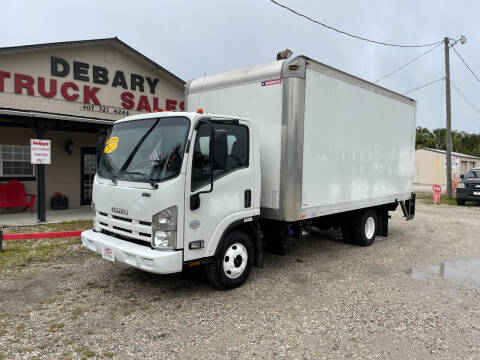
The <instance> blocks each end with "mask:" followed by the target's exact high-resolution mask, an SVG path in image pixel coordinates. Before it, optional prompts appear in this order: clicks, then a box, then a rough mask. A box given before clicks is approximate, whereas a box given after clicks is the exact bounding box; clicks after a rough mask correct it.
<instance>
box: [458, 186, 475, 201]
mask: <svg viewBox="0 0 480 360" xmlns="http://www.w3.org/2000/svg"><path fill="white" fill-rule="evenodd" d="M474 192H476V193H479V192H480V189H476V190H469V189H457V200H465V201H480V195H474Z"/></svg>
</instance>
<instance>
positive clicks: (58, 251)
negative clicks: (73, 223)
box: [0, 237, 80, 269]
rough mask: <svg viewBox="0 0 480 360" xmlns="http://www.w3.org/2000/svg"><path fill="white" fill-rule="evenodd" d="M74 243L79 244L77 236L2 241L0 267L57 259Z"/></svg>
mask: <svg viewBox="0 0 480 360" xmlns="http://www.w3.org/2000/svg"><path fill="white" fill-rule="evenodd" d="M75 244H80V240H79V238H78V237H75V238H60V239H58V238H57V239H45V240H14V241H4V242H3V252H2V253H0V269H2V267H15V266H21V267H22V266H26V265H28V264H30V263H34V262H37V263H38V262H46V261H54V260H57V259H59V258H61V257H63V256H65V255H66V253H67V248H68V247H69V246H71V245H75Z"/></svg>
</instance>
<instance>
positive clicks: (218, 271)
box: [205, 231, 255, 290]
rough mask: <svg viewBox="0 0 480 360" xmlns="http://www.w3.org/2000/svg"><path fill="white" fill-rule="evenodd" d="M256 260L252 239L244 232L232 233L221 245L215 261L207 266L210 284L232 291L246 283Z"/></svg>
mask: <svg viewBox="0 0 480 360" xmlns="http://www.w3.org/2000/svg"><path fill="white" fill-rule="evenodd" d="M254 258H255V252H254V247H253V243H252V239H250V237H249V236H248V235H247V234H246V233H244V232H243V231H232V232H231V233H229V234H227V236H225V238H224V239H223V241H222V242H221V243H220V245H219V248H218V250H217V254H216V255H215V258H214V260H213V261H212V262H211V263H210V264H207V265H206V266H205V274H206V277H207V279H208V281H209V283H210V284H211V285H212V286H213V287H214V288H216V289H218V290H230V289H234V288H236V287H239V286H241V285H243V283H245V281H246V280H247V279H248V276H249V275H250V272H251V271H252V265H253V261H254Z"/></svg>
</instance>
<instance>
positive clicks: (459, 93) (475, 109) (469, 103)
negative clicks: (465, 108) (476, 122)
mask: <svg viewBox="0 0 480 360" xmlns="http://www.w3.org/2000/svg"><path fill="white" fill-rule="evenodd" d="M450 82H451V83H452V85H453V88H454V89H455V91H456V92H457V94H458V95H460V97H461V98H462V99H463V101H465V102H466V103H467V104H468V105H469V106H470V107H471V108H472V110H474V111H475V112H476V113H478V114H480V110H479V109H478V108H477V107H476V106H475V105H473V103H472V102H471V101H470V100H468V98H467V97H466V96H465V95H464V94H463V92H462V91H461V90H460V88H459V87H458V86H457V84H455V83H454V82H453V80H451V79H450Z"/></svg>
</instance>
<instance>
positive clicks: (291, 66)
mask: <svg viewBox="0 0 480 360" xmlns="http://www.w3.org/2000/svg"><path fill="white" fill-rule="evenodd" d="M288 68H289V69H290V70H297V69H298V65H290V66H289V67H288Z"/></svg>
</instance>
